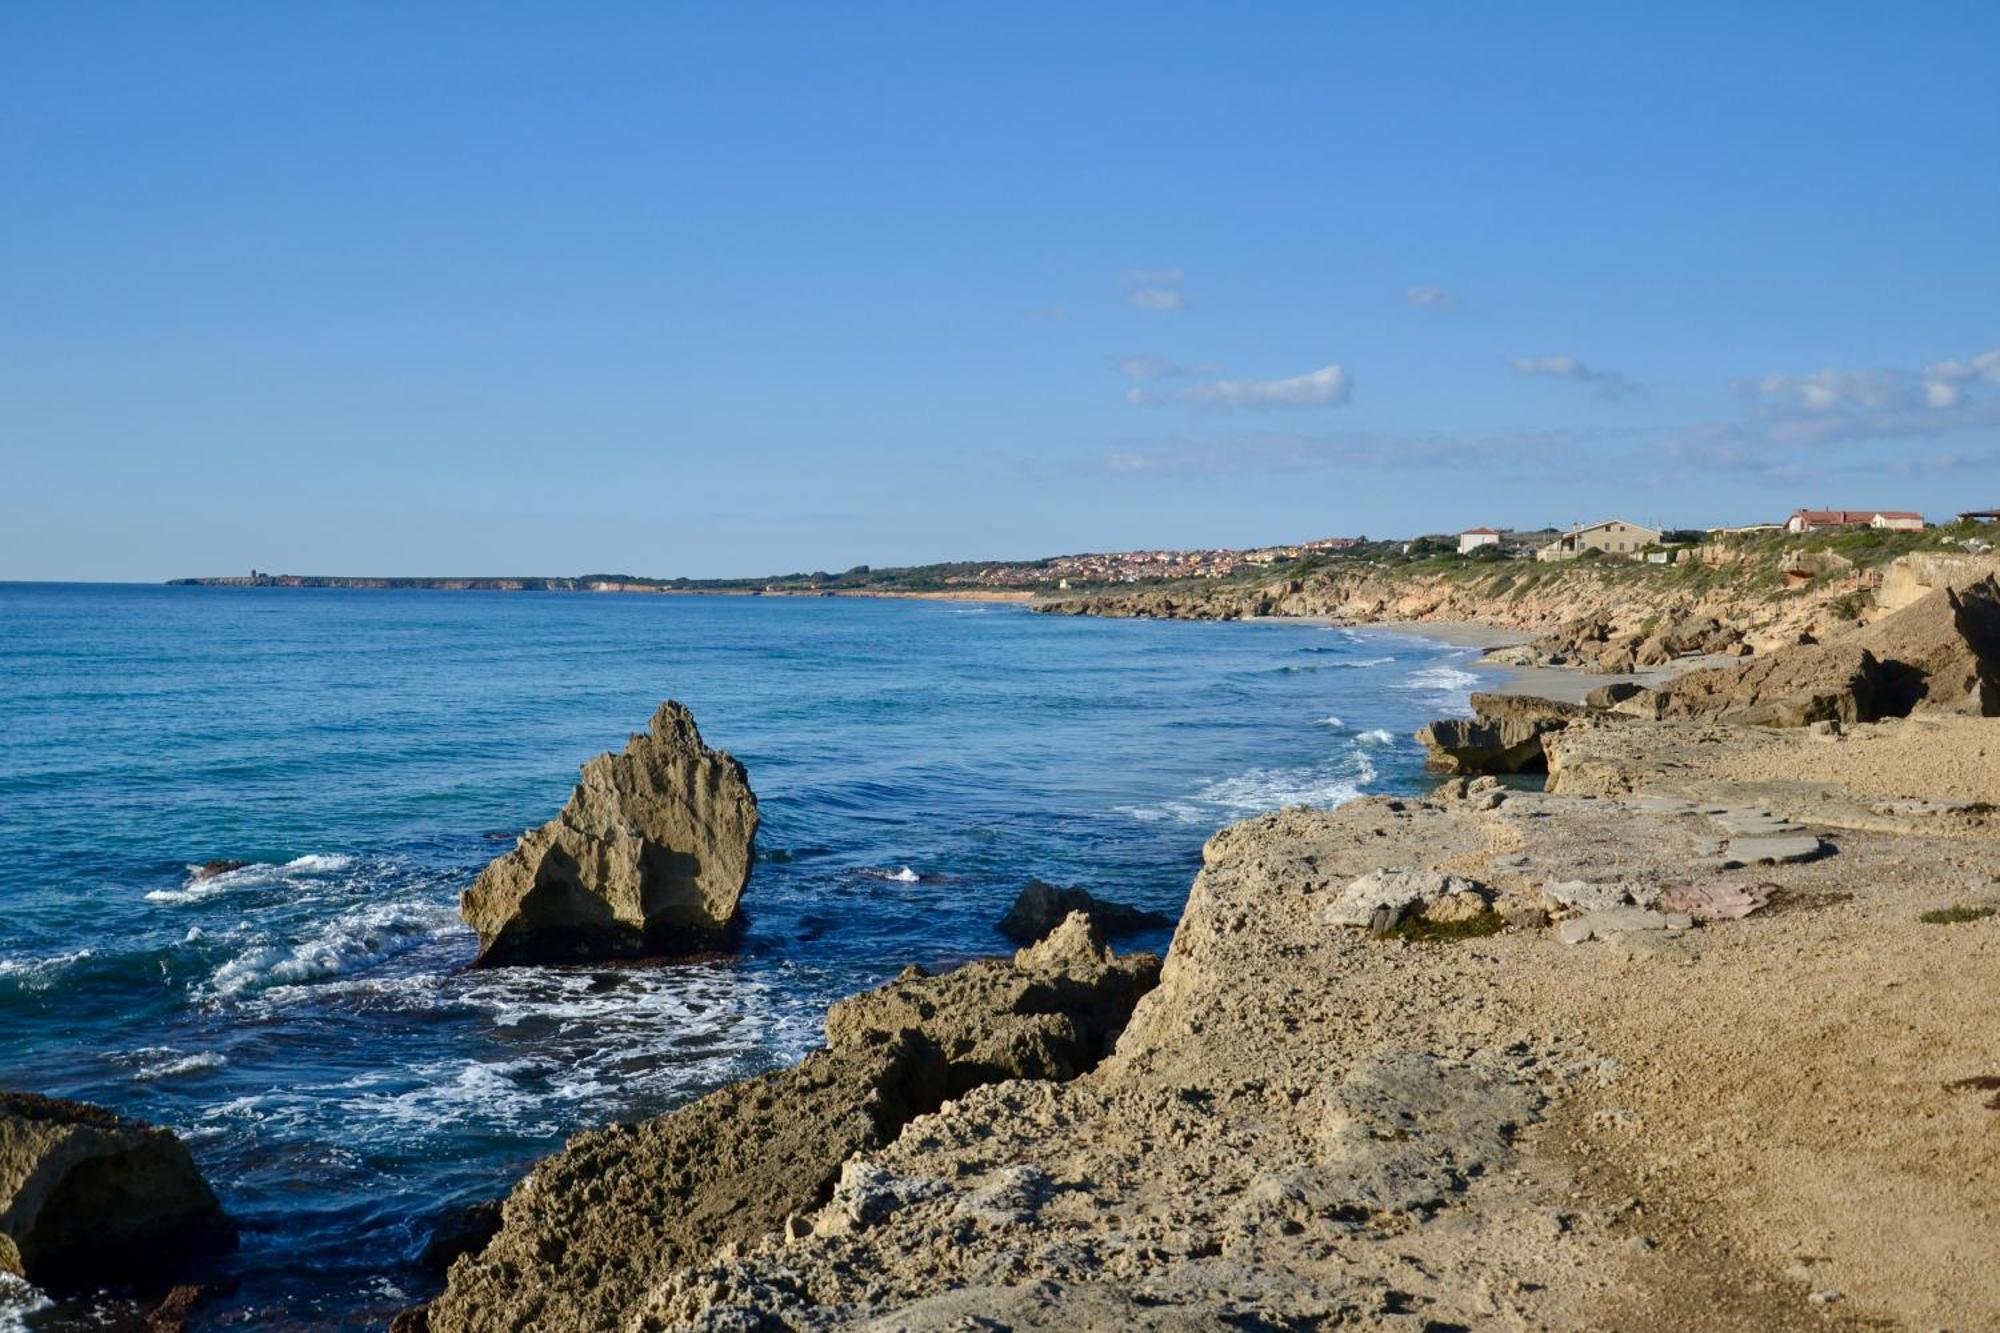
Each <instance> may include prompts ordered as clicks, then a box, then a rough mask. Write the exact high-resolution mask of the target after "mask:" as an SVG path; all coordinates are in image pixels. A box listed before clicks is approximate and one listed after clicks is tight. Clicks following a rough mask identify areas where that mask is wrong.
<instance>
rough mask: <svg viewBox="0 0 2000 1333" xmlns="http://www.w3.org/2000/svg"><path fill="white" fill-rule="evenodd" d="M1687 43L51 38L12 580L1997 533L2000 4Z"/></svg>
mask: <svg viewBox="0 0 2000 1333" xmlns="http://www.w3.org/2000/svg"><path fill="white" fill-rule="evenodd" d="M1651 8H1652V10H1653V11H1655V12H1649V13H1640V12H1637V10H1638V7H1636V6H1610V5H1574V6H1549V5H1533V4H1528V5H1518V6H1491V5H1464V6H1456V5H1432V6H1424V7H1414V6H1386V5H1385V6H1371V7H1360V6H1331V5H1278V4H1266V5H1220V4H1216V5H1207V6H1183V5H1144V6H1130V7H1118V6H1111V5H1099V6H1053V5H1052V6H1046V7H1044V6H1033V5H1008V6H992V7H985V8H977V9H976V8H974V7H970V6H943V5H914V4H912V5H851V6H819V5H796V6H791V5H787V6H766V5H726V6H725V5H716V6H705V5H671V6H670V5H663V4H643V5H629V6H628V5H612V4H596V5H583V6H569V5H554V4H543V5H528V4H491V5H477V6H474V5H461V6H454V5H447V4H441V3H440V4H429V5H396V4H343V5H320V6H308V5H258V4H250V3H241V4H207V5H203V4H194V3H189V4H179V5H151V6H147V5H137V4H134V5H127V6H112V5H97V4H89V3H80V2H79V3H65V4H15V5H10V6H6V7H4V9H0V481H3V482H4V485H3V486H0V490H4V498H5V503H4V510H0V513H4V522H0V578H93V579H98V578H101V579H116V578H130V579H154V578H165V577H169V576H172V575H177V574H190V573H222V572H235V571H240V570H243V569H246V568H248V567H250V566H252V565H255V566H257V567H258V568H262V569H274V570H286V571H294V572H306V573H364V574H367V573H375V574H386V573H405V574H445V573H569V572H585V571H596V570H617V571H626V572H634V573H649V574H665V575H673V574H689V575H697V576H699V575H719V574H737V573H761V572H767V571H776V570H789V569H800V568H814V567H822V568H842V567H845V566H847V565H850V564H855V563H862V562H865V563H871V564H878V565H882V564H892V563H904V562H914V561H924V560H933V559H942V558H953V557H974V558H990V557H1003V556H1029V555H1037V554H1048V553H1054V552H1061V551H1072V550H1079V549H1107V548H1119V547H1131V546H1142V545H1179V546H1192V545H1209V544H1231V545H1241V544H1253V543H1258V542H1265V541H1275V540H1281V539H1297V538H1304V537H1312V536H1322V535H1330V534H1335V533H1357V532H1362V533H1368V534H1370V535H1383V534H1390V533H1408V532H1413V531H1421V530H1452V529H1456V528H1460V527H1464V526H1467V525H1471V524H1475V523H1492V524H1514V525H1529V524H1536V525H1538V524H1542V523H1548V522H1567V521H1571V520H1578V519H1586V520H1587V519H1595V518H1599V517H1603V516H1605V515H1607V514H1612V513H1617V514H1621V515H1625V516H1627V517H1631V518H1634V519H1639V520H1642V521H1656V522H1660V523H1667V524H1674V525H1681V524H1689V525H1692V524H1701V523H1716V522H1733V521H1748V520H1756V519H1761V518H1768V517H1772V516H1776V515H1782V514H1783V513H1785V512H1787V511H1789V510H1790V509H1791V508H1792V507H1794V506H1796V505H1799V504H1830V505H1835V506H1853V507H1862V506H1881V507H1892V508H1918V509H1924V510H1926V511H1929V512H1931V513H1932V514H1933V515H1936V514H1940V513H1948V512H1949V511H1950V510H1952V509H1954V508H1958V507H1964V506H1967V505H1972V504H1977V505H1980V506H1982V507H1983V506H1989V505H2000V168H1996V166H1995V162H1996V160H2000V150H1996V146H1995V145H1996V139H1997V138H2000V133H1996V132H2000V77H1996V74H1995V65H1996V61H2000V6H1995V5H1992V4H1980V5H1917V6H1898V7H1889V6H1880V5H1866V6H1863V5H1837V4H1836V5H1827V4H1812V5H1777V4H1767V5H1759V6H1741V5H1714V6H1702V5H1685V4H1683V5H1674V6H1655V7H1651ZM1981 358H1984V359H1983V360H1982V359H1981Z"/></svg>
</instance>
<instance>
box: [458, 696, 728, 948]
mask: <svg viewBox="0 0 2000 1333" xmlns="http://www.w3.org/2000/svg"><path fill="white" fill-rule="evenodd" d="M756 835H757V798H756V796H755V795H754V794H752V792H751V790H750V781H749V777H748V775H747V774H746V773H745V772H744V770H743V765H741V764H740V763H738V762H736V760H735V759H733V758H731V757H730V756H729V755H727V754H725V753H722V752H720V751H717V750H711V749H709V748H708V747H707V746H706V745H704V744H703V743H702V739H701V733H700V731H699V730H697V729H696V727H695V723H694V715H693V714H691V713H689V712H688V710H687V709H686V708H684V707H682V706H681V705H680V704H678V703H676V702H674V701H673V700H671V699H670V700H668V701H667V702H666V703H664V704H661V705H660V709H659V711H658V712H657V713H655V714H654V715H653V721H652V725H651V726H650V728H649V729H648V730H647V731H645V732H644V733H641V734H639V735H635V736H633V737H632V739H631V741H630V742H629V743H628V744H627V745H626V747H625V750H624V752H623V753H622V754H602V755H599V756H598V757H597V758H595V759H592V760H591V761H590V762H589V763H587V764H585V765H584V766H583V773H582V777H581V780H580V781H578V783H577V785H576V789H575V790H574V791H573V792H572V793H571V794H570V798H569V803H568V804H567V805H565V806H564V807H563V809H562V813H561V814H559V815H557V816H556V817H555V818H554V819H552V820H550V821H549V822H548V823H546V824H544V825H542V827H540V828H538V829H534V830H532V831H530V832H528V833H526V834H523V835H522V837H521V840H520V842H519V843H518V844H517V845H516V846H515V848H514V849H513V850H512V851H510V852H508V853H507V854H506V855H504V856H502V857H500V858H499V859H497V860H495V861H494V862H493V863H492V864H491V865H489V866H487V867H486V869H485V870H483V871H481V872H480V874H479V878H478V879H477V880H476V881H475V882H474V883H473V885H472V887H471V888H470V889H467V890H466V891H465V893H464V895H463V896H462V897H461V899H460V901H459V912H460V915H462V916H463V917H464V918H465V921H466V924H467V925H469V926H471V927H472V928H473V929H474V930H475V931H477V932H478V934H479V962H480V963H481V964H482V965H485V966H495V965H504V964H509V963H532V962H560V961H566V960H576V959H588V958H621V957H639V956H643V955H650V954H672V953H687V952H691V951H694V950H696V949H701V948H706V947H712V946H713V945H715V944H717V943H719V942H721V941H722V940H723V938H724V937H725V934H726V932H727V931H728V929H729V927H730V925H731V923H732V922H733V921H734V919H735V916H736V906H737V902H738V900H739V899H740V898H741V897H742V895H743V887H744V885H745V884H747V883H748V882H749V879H750V864H751V859H752V844H753V842H754V841H755V839H756Z"/></svg>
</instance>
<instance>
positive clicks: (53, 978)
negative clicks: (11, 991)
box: [0, 949, 94, 990]
mask: <svg viewBox="0 0 2000 1333" xmlns="http://www.w3.org/2000/svg"><path fill="white" fill-rule="evenodd" d="M93 956H94V954H93V951H92V950H89V949H78V950H76V951H75V952H74V953H59V954H51V955H50V956H49V957H47V958H0V977H12V978H14V984H15V985H17V986H19V987H20V988H21V989H22V990H47V989H48V988H49V987H51V986H53V985H55V984H56V982H57V981H58V980H59V979H60V978H61V977H62V974H63V973H64V972H66V971H68V970H69V968H70V967H71V966H72V965H73V964H76V963H80V962H82V961H83V960H84V959H86V958H90V957H93Z"/></svg>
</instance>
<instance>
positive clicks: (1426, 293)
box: [1403, 282, 1458, 310]
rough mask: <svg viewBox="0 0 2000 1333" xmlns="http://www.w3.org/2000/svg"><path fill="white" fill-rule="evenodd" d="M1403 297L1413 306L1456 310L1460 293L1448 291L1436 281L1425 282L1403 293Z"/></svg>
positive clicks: (1427, 308)
mask: <svg viewBox="0 0 2000 1333" xmlns="http://www.w3.org/2000/svg"><path fill="white" fill-rule="evenodd" d="M1403 299H1404V300H1405V301H1407V302H1409V303H1410V304H1411V305H1413V306H1418V307H1421V308H1422V309H1425V310H1456V309H1458V294H1457V293H1456V292H1448V291H1446V290H1445V289H1444V288H1442V287H1440V286H1438V285H1436V284H1435V283H1429V282H1426V283H1423V284H1421V285H1419V286H1416V287H1412V288H1410V290H1408V291H1407V292H1404V293H1403Z"/></svg>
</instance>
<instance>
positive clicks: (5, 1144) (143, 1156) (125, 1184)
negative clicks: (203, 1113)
mask: <svg viewBox="0 0 2000 1333" xmlns="http://www.w3.org/2000/svg"><path fill="white" fill-rule="evenodd" d="M235 1240H236V1229H235V1227H234V1226H232V1225H231V1224H230V1221H229V1219H228V1218H227V1217H225V1216H224V1215H223V1212H222V1205H221V1204H220V1203H218V1202H217V1201H216V1198H215V1192H214V1191H213V1190H211V1189H209V1187H208V1184H207V1182H206V1181H204V1180H203V1179H202V1178H201V1173H200V1172H199V1171H197V1170H196V1169H195V1165H194V1159H193V1158H191V1157H190V1156H188V1150H187V1147H186V1145H184V1144H183V1143H182V1142H181V1141H180V1140H179V1139H178V1138H176V1137H175V1136H174V1133H173V1131H172V1130H168V1129H162V1128H160V1127H159V1126H157V1125H149V1124H147V1123H145V1122H144V1121H141V1120H128V1119H125V1118H124V1117H122V1116H118V1115H114V1114H112V1113H111V1112H110V1111H106V1110H104V1109H103V1108H101V1107H97V1106H91V1105H89V1104H87V1103H84V1102H70V1101H59V1100H57V1099H55V1098H53V1097H42V1096H38V1095H36V1094H34V1093H28V1092H10V1093H0V1269H4V1270H6V1271H8V1272H12V1273H16V1274H19V1275H20V1276H22V1277H24V1278H26V1279H27V1280H28V1281H30V1282H33V1283H35V1284H37V1285H39V1286H44V1287H56V1288H78V1287H100V1286H116V1285H121V1284H125V1283H133V1282H139V1283H143V1282H152V1281H163V1280H164V1279H166V1278H168V1277H170V1276H172V1274H173V1273H174V1271H175V1270H176V1269H177V1268H178V1267H180V1266H181V1265H183V1264H185V1263H187V1262H189V1261H191V1260H194V1259H197V1258H200V1257H201V1256H202V1255H204V1254H207V1253H211V1252H213V1251H216V1250H221V1249H227V1248H228V1247H229V1246H231V1245H233V1244H234V1243H235Z"/></svg>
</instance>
